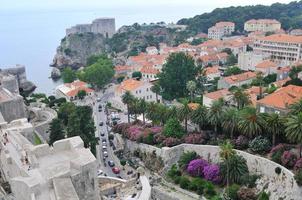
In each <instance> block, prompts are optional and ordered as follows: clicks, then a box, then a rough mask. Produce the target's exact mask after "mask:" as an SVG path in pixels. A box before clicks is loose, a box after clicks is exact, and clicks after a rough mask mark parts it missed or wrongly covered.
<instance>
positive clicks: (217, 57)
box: [198, 52, 229, 67]
mask: <svg viewBox="0 0 302 200" xmlns="http://www.w3.org/2000/svg"><path fill="white" fill-rule="evenodd" d="M228 56H229V55H228V54H227V53H225V52H222V53H215V54H209V55H204V56H200V57H199V58H198V62H200V63H201V65H202V66H203V67H205V66H208V65H212V66H213V65H221V64H225V63H226V61H227V59H228Z"/></svg>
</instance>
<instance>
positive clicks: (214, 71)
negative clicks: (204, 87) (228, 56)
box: [204, 65, 221, 81]
mask: <svg viewBox="0 0 302 200" xmlns="http://www.w3.org/2000/svg"><path fill="white" fill-rule="evenodd" d="M204 74H205V76H206V77H207V80H208V81H212V80H214V79H215V78H219V77H220V74H221V72H220V70H219V66H218V65H215V66H213V67H207V68H205V69H204Z"/></svg>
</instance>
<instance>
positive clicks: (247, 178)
mask: <svg viewBox="0 0 302 200" xmlns="http://www.w3.org/2000/svg"><path fill="white" fill-rule="evenodd" d="M258 178H259V176H258V175H256V174H252V175H250V174H245V175H243V176H242V178H241V181H240V182H241V184H242V185H245V186H247V187H249V188H253V187H256V181H257V179H258Z"/></svg>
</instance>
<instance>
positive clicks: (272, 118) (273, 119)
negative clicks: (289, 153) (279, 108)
mask: <svg viewBox="0 0 302 200" xmlns="http://www.w3.org/2000/svg"><path fill="white" fill-rule="evenodd" d="M284 122H285V121H284V118H283V117H281V116H280V115H278V114H277V113H271V114H267V115H265V123H266V130H267V132H268V133H270V134H271V135H272V144H273V145H275V144H276V135H280V134H282V133H283V132H284Z"/></svg>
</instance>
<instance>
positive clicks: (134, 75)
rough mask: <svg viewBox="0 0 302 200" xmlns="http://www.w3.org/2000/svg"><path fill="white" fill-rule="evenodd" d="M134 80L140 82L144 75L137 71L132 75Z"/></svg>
mask: <svg viewBox="0 0 302 200" xmlns="http://www.w3.org/2000/svg"><path fill="white" fill-rule="evenodd" d="M132 78H135V79H137V80H140V79H141V78H142V73H141V72H140V71H136V72H133V73H132Z"/></svg>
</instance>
